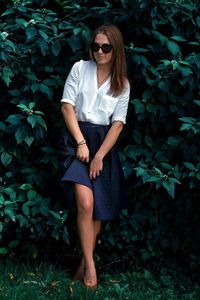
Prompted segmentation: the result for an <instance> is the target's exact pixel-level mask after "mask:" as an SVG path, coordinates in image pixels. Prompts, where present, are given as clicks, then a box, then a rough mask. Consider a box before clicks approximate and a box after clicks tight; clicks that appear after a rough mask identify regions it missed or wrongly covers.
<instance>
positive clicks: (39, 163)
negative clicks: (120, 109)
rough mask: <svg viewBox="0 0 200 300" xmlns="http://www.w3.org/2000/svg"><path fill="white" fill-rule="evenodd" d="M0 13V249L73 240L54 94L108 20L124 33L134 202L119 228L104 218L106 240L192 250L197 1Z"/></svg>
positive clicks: (197, 224) (198, 169)
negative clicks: (62, 183)
mask: <svg viewBox="0 0 200 300" xmlns="http://www.w3.org/2000/svg"><path fill="white" fill-rule="evenodd" d="M0 11H1V23H0V26H1V34H0V72H1V73H0V74H1V82H0V86H1V91H2V93H1V98H0V104H1V120H0V138H1V140H0V159H1V164H0V176H1V177H0V180H1V196H0V205H1V206H0V207H1V211H0V213H1V223H0V231H1V240H2V248H1V250H0V251H1V253H6V252H8V251H9V249H12V248H13V247H14V246H16V245H17V244H18V241H20V240H21V239H23V238H24V237H28V238H33V239H34V240H35V239H41V238H44V237H49V236H53V237H56V238H57V239H61V238H62V236H63V237H64V239H65V241H67V239H68V238H67V227H66V220H67V210H66V205H65V203H64V201H63V194H62V191H61V188H60V185H59V177H60V171H59V167H58V163H57V151H56V143H57V140H58V135H59V132H60V129H61V128H62V126H63V121H62V117H61V114H60V103H59V100H60V98H61V95H62V89H63V85H64V82H65V79H66V76H67V74H68V72H69V70H70V68H71V65H72V64H73V62H75V61H76V60H78V59H81V58H83V59H87V58H88V41H89V40H90V36H91V31H92V30H93V29H95V28H96V27H97V26H98V25H100V24H102V23H103V22H113V23H115V24H117V25H118V26H119V28H120V29H121V31H122V33H123V36H124V41H125V50H126V55H127V61H128V72H129V78H130V82H131V86H132V90H131V99H130V106H129V111H128V119H127V125H126V126H125V129H124V132H123V134H122V136H121V139H120V142H119V146H120V149H121V159H122V162H123V166H124V172H125V176H126V179H127V187H128V194H129V199H130V209H129V213H128V215H127V214H125V213H124V214H123V215H122V218H121V220H120V221H119V222H117V226H116V223H109V224H107V225H106V227H105V231H104V236H103V243H104V246H106V245H107V246H108V248H109V249H110V247H112V249H113V248H114V247H115V249H116V250H119V251H121V250H122V249H123V251H124V253H126V255H134V253H138V252H139V253H141V256H142V257H143V259H148V258H151V257H152V256H160V255H161V254H162V253H163V252H168V253H180V254H182V255H184V256H186V257H188V258H189V257H190V255H193V258H194V259H195V257H196V256H197V254H198V253H199V245H200V243H199V242H200V241H199V234H198V232H199V229H200V221H199V214H200V208H199V203H198V201H199V194H200V184H199V183H200V141H199V134H200V117H199V116H200V94H199V87H200V86H199V77H200V72H199V70H200V54H199V45H200V34H199V28H200V17H199V4H198V1H197V2H195V1H175V2H174V1H164V0H160V1H150V0H149V1H147V0H141V1H126V0H115V1H102V0H98V1H96V2H95V6H94V3H93V1H90V0H80V1H75V2H73V1H59V0H56V1H31V0H30V1H15V2H14V1H2V6H1V8H0ZM60 211H61V213H60ZM10 241H12V243H11V244H10ZM112 251H113V250H112Z"/></svg>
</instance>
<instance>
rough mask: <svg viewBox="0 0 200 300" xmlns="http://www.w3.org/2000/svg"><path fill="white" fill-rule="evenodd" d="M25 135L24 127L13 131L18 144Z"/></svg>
mask: <svg viewBox="0 0 200 300" xmlns="http://www.w3.org/2000/svg"><path fill="white" fill-rule="evenodd" d="M26 137H27V129H26V128H25V127H19V128H18V129H17V131H16V133H15V139H16V141H17V144H20V143H21V142H22V141H23V140H24V139H25V138H26Z"/></svg>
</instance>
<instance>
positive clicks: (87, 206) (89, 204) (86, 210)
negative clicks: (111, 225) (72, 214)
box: [77, 199, 93, 215]
mask: <svg viewBox="0 0 200 300" xmlns="http://www.w3.org/2000/svg"><path fill="white" fill-rule="evenodd" d="M77 202H78V212H79V213H82V214H85V215H89V214H91V213H92V212H93V199H81V201H80V199H79V200H78V201H77Z"/></svg>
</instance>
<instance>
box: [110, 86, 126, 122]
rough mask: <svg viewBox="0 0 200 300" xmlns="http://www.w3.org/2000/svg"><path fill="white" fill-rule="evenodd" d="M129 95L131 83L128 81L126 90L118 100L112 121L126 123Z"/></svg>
mask: <svg viewBox="0 0 200 300" xmlns="http://www.w3.org/2000/svg"><path fill="white" fill-rule="evenodd" d="M129 97H130V85H129V83H128V84H127V86H126V88H125V90H124V92H123V93H122V94H121V95H120V96H118V101H117V104H116V106H115V109H114V112H113V114H112V118H111V122H114V121H121V122H122V123H124V124H125V123H126V115H127V110H128V102H129Z"/></svg>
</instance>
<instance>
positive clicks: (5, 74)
mask: <svg viewBox="0 0 200 300" xmlns="http://www.w3.org/2000/svg"><path fill="white" fill-rule="evenodd" d="M13 75H14V74H13V72H12V71H11V69H10V68H9V67H4V68H3V71H2V75H1V77H2V79H3V80H4V82H5V84H6V85H7V86H9V84H10V83H11V78H12V77H13Z"/></svg>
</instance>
